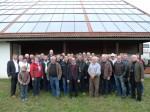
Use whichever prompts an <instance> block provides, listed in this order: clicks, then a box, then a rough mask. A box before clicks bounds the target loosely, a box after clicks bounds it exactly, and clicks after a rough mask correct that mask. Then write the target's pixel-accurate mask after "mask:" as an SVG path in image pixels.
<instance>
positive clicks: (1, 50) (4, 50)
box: [0, 42, 10, 78]
mask: <svg viewBox="0 0 150 112" xmlns="http://www.w3.org/2000/svg"><path fill="white" fill-rule="evenodd" d="M9 60H10V43H6V42H0V78H8V76H7V62H8V61H9Z"/></svg>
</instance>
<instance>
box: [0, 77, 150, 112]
mask: <svg viewBox="0 0 150 112" xmlns="http://www.w3.org/2000/svg"><path fill="white" fill-rule="evenodd" d="M144 85H145V92H144V96H143V99H142V102H141V103H139V102H136V101H135V100H133V99H130V98H129V97H128V98H127V99H125V100H122V99H121V98H119V97H116V96H115V94H113V95H109V96H108V97H107V98H104V97H103V96H102V97H98V98H90V97H88V95H86V96H83V95H82V94H80V95H79V97H78V98H73V99H69V97H68V96H67V95H66V96H64V95H63V94H61V99H60V100H59V101H58V100H56V98H55V97H53V96H52V95H51V94H50V93H45V92H43V91H42V92H41V96H40V98H39V99H35V98H34V96H33V93H32V92H30V93H29V94H28V101H26V102H22V101H21V100H20V94H19V92H18V90H17V98H15V99H13V98H11V97H10V81H9V80H6V79H5V80H4V79H3V80H2V79H1V80H0V112H29V111H32V112H150V92H149V91H150V79H145V82H144Z"/></svg>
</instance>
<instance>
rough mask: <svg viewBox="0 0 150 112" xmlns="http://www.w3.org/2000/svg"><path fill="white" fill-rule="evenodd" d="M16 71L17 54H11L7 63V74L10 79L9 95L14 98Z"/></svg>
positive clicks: (17, 64)
mask: <svg viewBox="0 0 150 112" xmlns="http://www.w3.org/2000/svg"><path fill="white" fill-rule="evenodd" d="M18 73H19V62H18V61H17V55H16V54H13V56H12V60H10V61H8V63H7V74H8V77H9V79H10V80H11V96H12V97H13V98H15V97H16V96H15V93H16V86H17V82H18Z"/></svg>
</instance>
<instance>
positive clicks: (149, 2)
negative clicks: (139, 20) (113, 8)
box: [124, 0, 150, 14]
mask: <svg viewBox="0 0 150 112" xmlns="http://www.w3.org/2000/svg"><path fill="white" fill-rule="evenodd" d="M124 1H126V2H128V3H130V4H132V5H134V6H136V7H138V8H139V9H141V10H143V11H145V12H147V13H148V14H150V0H124Z"/></svg>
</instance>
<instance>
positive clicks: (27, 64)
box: [19, 57, 30, 72]
mask: <svg viewBox="0 0 150 112" xmlns="http://www.w3.org/2000/svg"><path fill="white" fill-rule="evenodd" d="M22 66H26V67H27V72H30V64H29V63H28V62H27V58H26V57H24V58H23V60H22V63H19V68H22ZM20 71H21V69H20Z"/></svg>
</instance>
